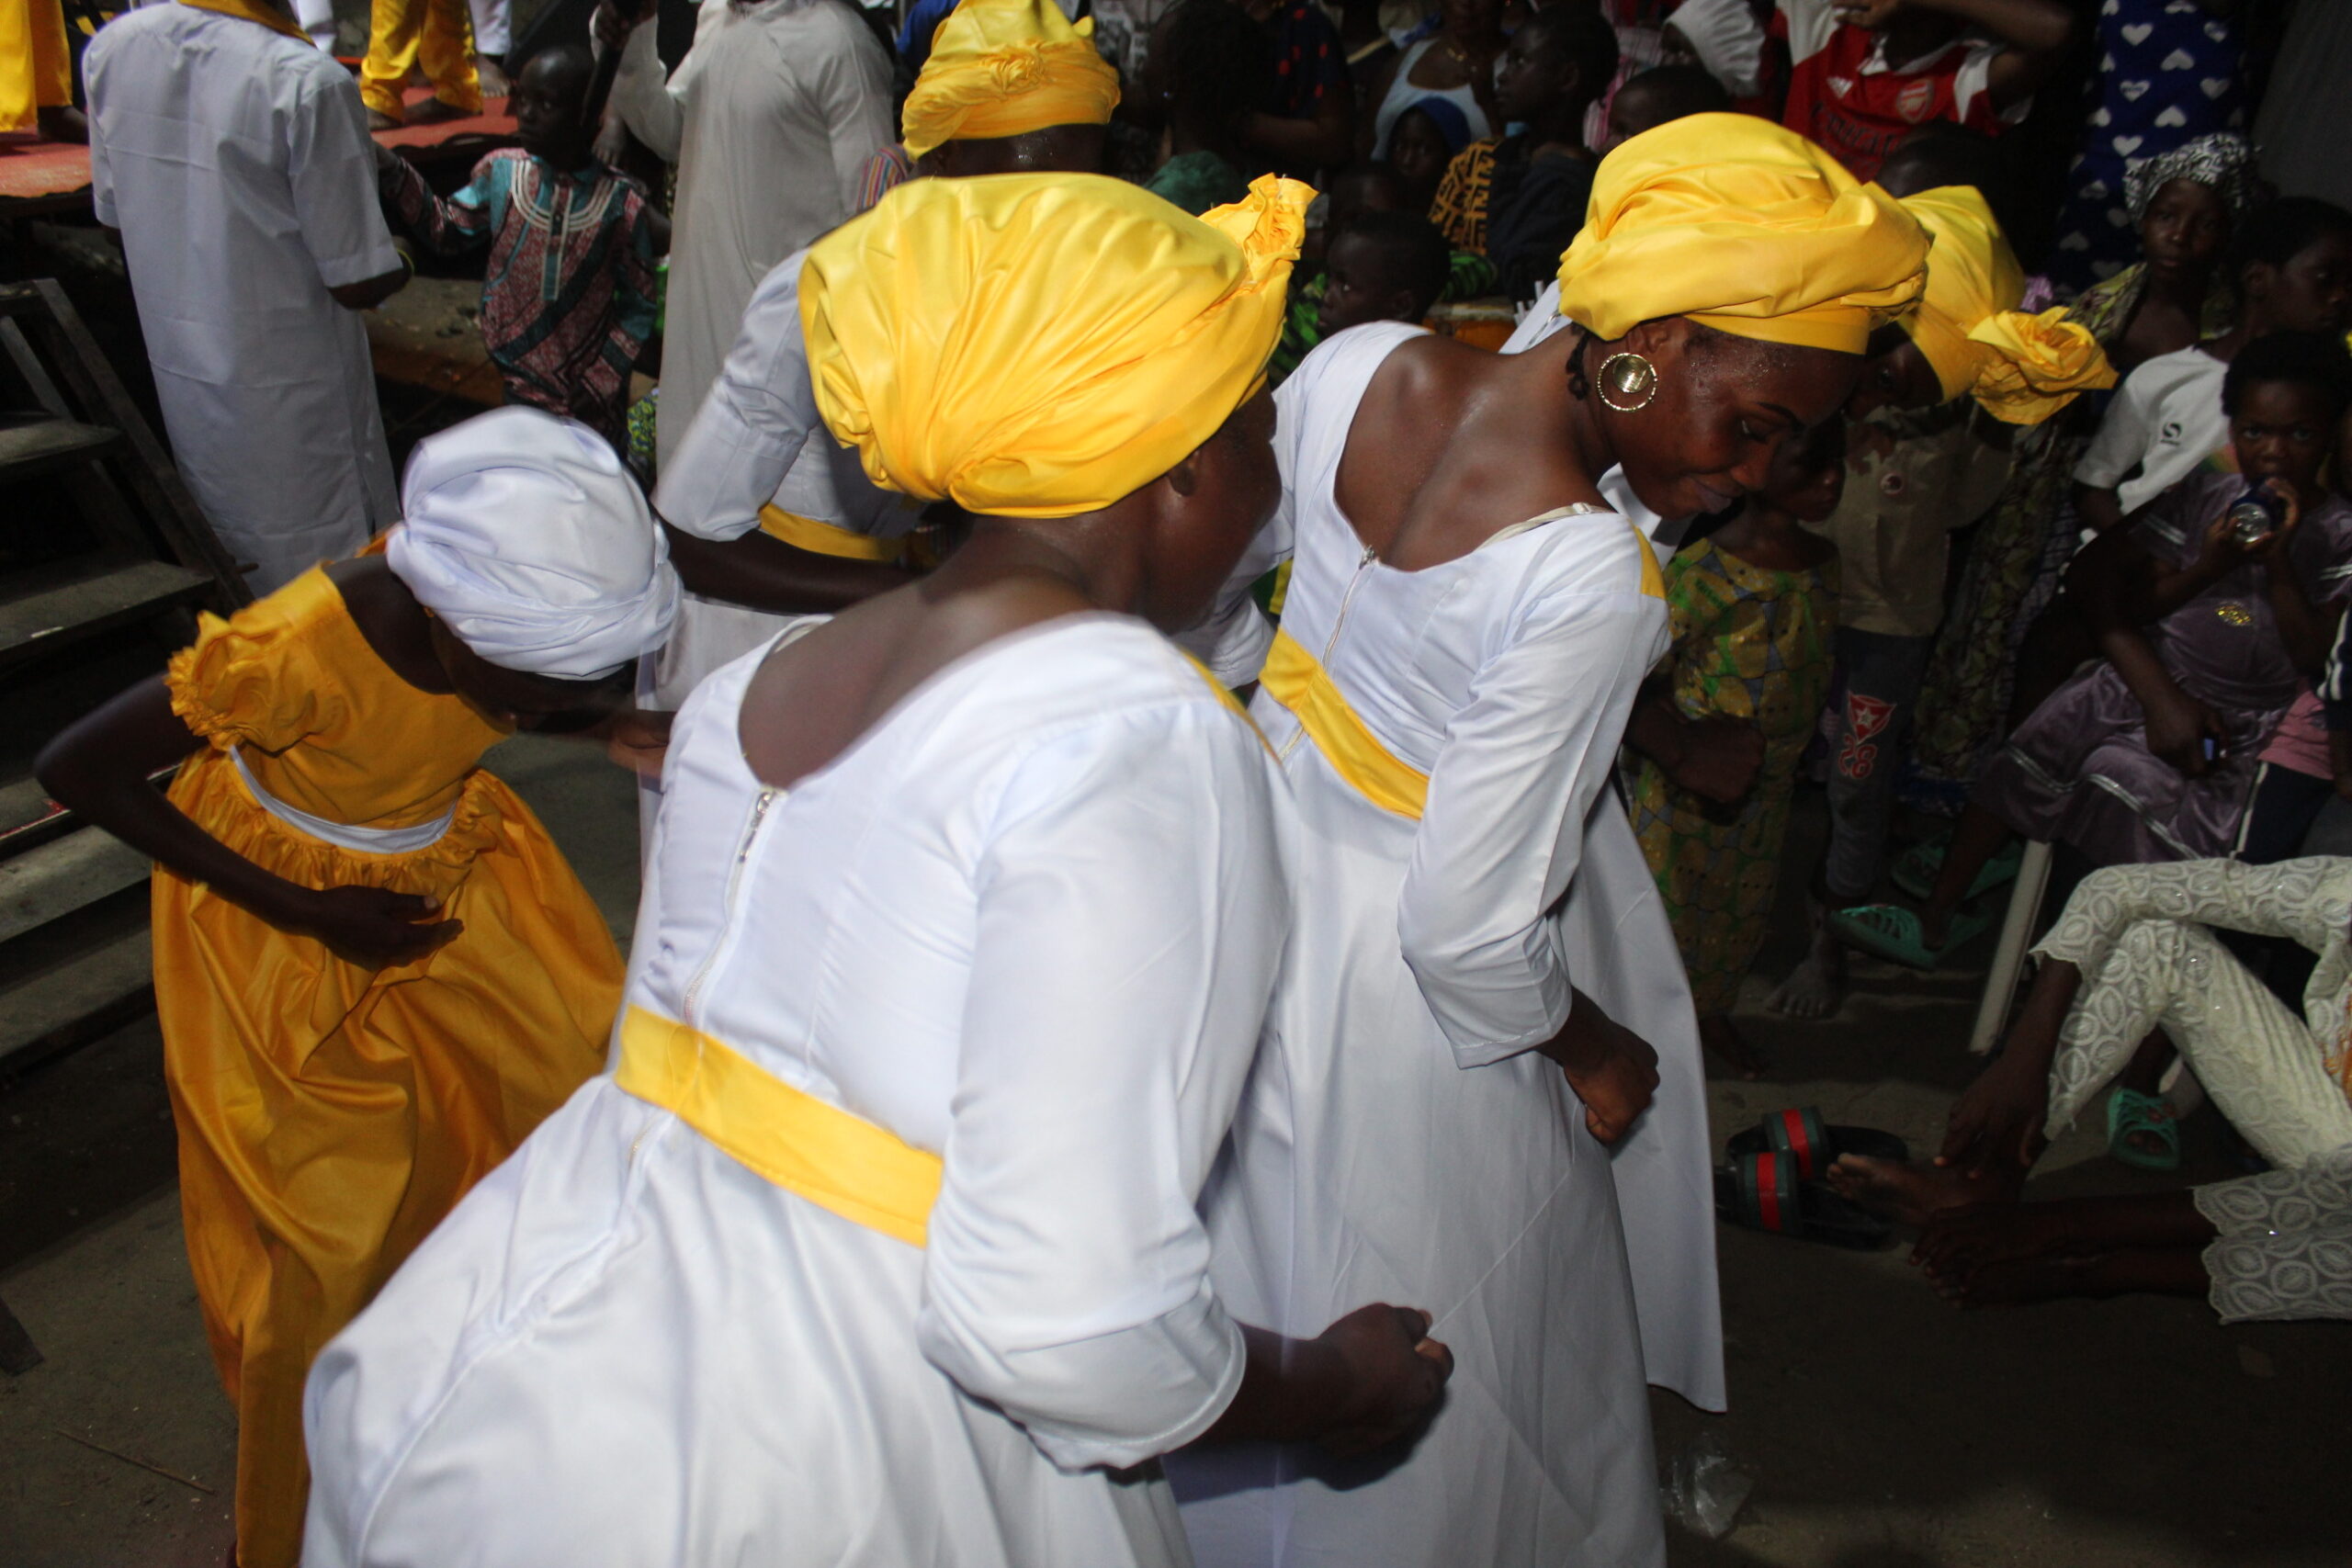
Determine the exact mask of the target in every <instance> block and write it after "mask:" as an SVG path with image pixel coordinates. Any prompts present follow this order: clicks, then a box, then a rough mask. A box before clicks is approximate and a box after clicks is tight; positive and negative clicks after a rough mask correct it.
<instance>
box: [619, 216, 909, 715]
mask: <svg viewBox="0 0 2352 1568" xmlns="http://www.w3.org/2000/svg"><path fill="white" fill-rule="evenodd" d="M808 254H809V253H808V251H807V250H806V249H805V248H804V249H802V250H797V251H795V252H793V254H790V255H789V256H786V258H785V259H784V261H783V262H782V263H780V264H779V265H776V266H775V268H774V269H773V270H772V271H770V272H769V274H768V275H767V276H765V277H764V278H762V279H761V280H760V286H759V288H757V289H755V290H753V292H752V299H751V302H750V304H749V305H747V306H746V307H745V308H744V310H743V322H742V327H741V331H740V332H739V333H737V334H736V337H735V343H734V346H733V347H732V348H730V349H729V351H728V355H727V363H726V364H725V365H724V366H723V367H721V368H720V370H719V374H718V379H717V380H716V381H715V382H713V383H712V385H711V389H710V392H709V394H708V395H707V397H705V398H704V399H703V402H702V409H701V411H700V412H697V413H696V414H695V419H694V423H692V424H691V425H690V426H688V427H687V430H686V434H685V436H684V439H683V440H682V441H681V442H680V444H679V446H678V449H677V452H676V453H675V454H674V456H673V458H672V460H671V461H670V462H668V463H666V464H664V465H663V467H662V479H661V482H660V483H659V484H658V485H656V486H655V487H654V491H653V507H654V510H655V511H657V512H659V513H661V514H662V517H663V518H664V519H665V520H666V521H668V522H669V524H670V525H671V526H673V527H674V528H676V529H678V530H679V531H680V532H681V533H685V534H691V535H693V536H695V538H698V539H712V540H718V541H722V542H723V541H726V540H729V539H740V538H741V537H742V536H744V535H746V534H749V533H751V532H752V530H753V529H755V528H757V527H758V526H759V525H760V508H761V507H763V506H765V505H768V504H770V503H773V504H775V505H776V506H778V507H780V508H782V509H783V510H784V511H786V512H789V513H794V514H796V515H797V516H801V517H809V518H813V519H815V520H816V521H817V522H820V523H826V524H830V525H832V526H834V527H836V528H842V529H845V530H847V531H848V532H850V533H853V534H860V535H864V536H866V537H868V538H876V539H896V538H902V537H904V536H906V535H908V534H910V533H912V532H913V531H914V529H915V527H916V526H917V525H919V524H921V523H922V503H921V502H916V501H913V500H910V498H908V497H906V496H903V495H899V494H897V493H896V492H894V491H887V490H884V489H882V488H881V487H880V486H879V485H877V484H876V483H875V482H874V481H873V480H872V479H868V478H866V477H865V468H864V466H863V465H862V464H860V463H859V461H858V457H857V453H856V452H855V450H854V449H853V448H850V447H847V446H842V444H841V443H840V442H838V441H836V440H834V439H833V436H832V433H831V432H830V431H828V430H827V429H826V428H825V426H824V422H823V421H822V420H821V419H820V417H819V415H818V412H817V394H816V390H815V389H814V388H813V387H812V386H811V385H810V383H809V350H808V346H807V344H805V343H804V342H803V340H802V338H801V332H800V267H801V264H802V263H803V262H804V261H806V260H807V259H808ZM664 395H665V396H666V394H664ZM811 436H813V437H814V439H813V440H812V439H811ZM810 618H812V617H809V616H798V615H776V614H773V613H770V612H768V611H764V610H754V609H751V608H749V607H748V606H745V605H742V604H727V603H725V602H723V601H720V600H715V599H705V598H703V597H701V596H700V595H698V594H694V593H689V594H687V595H686V597H685V600H684V603H683V604H680V605H679V613H678V620H677V625H676V626H675V627H674V628H673V631H672V632H671V634H670V642H669V646H668V647H666V648H664V649H662V652H661V653H660V655H658V656H657V657H656V659H655V660H653V672H652V676H651V679H650V681H649V682H647V683H646V685H645V689H644V692H643V695H644V697H645V699H646V701H647V703H648V704H649V705H651V706H654V707H658V708H662V709H665V710H674V709H675V708H676V707H677V706H678V705H680V704H681V703H683V702H684V701H685V699H686V694H687V693H688V692H691V691H692V690H694V688H695V683H696V682H699V681H701V680H702V679H703V677H705V676H706V675H707V674H709V673H710V672H711V671H714V670H716V669H718V667H719V666H721V665H723V664H728V663H731V662H732V661H733V660H736V659H738V658H740V657H741V655H742V654H744V653H746V652H748V651H749V650H750V649H753V648H756V647H758V646H759V645H761V644H762V643H764V642H766V641H767V640H768V639H769V638H771V637H775V635H776V634H777V633H778V632H780V631H782V630H783V629H785V627H786V626H790V625H792V624H793V623H794V622H796V621H799V620H806V619H810Z"/></svg>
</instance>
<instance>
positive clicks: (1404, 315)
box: [1385, 288, 1429, 321]
mask: <svg viewBox="0 0 2352 1568" xmlns="http://www.w3.org/2000/svg"><path fill="white" fill-rule="evenodd" d="M1428 314H1429V312H1428V311H1426V310H1414V309H1413V291H1412V290H1411V289H1409V288H1399V289H1397V291H1396V292H1395V293H1393V294H1391V295H1389V297H1388V309H1387V310H1386V311H1385V315H1386V316H1387V317H1388V319H1389V320H1390V321H1419V320H1420V319H1421V318H1422V317H1423V316H1426V315H1428Z"/></svg>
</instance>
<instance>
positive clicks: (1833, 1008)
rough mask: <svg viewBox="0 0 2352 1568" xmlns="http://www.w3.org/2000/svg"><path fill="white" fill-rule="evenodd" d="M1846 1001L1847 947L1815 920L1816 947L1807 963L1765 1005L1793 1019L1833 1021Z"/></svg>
mask: <svg viewBox="0 0 2352 1568" xmlns="http://www.w3.org/2000/svg"><path fill="white" fill-rule="evenodd" d="M1845 1001H1846V944H1845V943H1844V942H1839V941H1838V939H1837V938H1836V937H1834V936H1831V935H1830V934H1829V931H1828V929H1827V928H1826V926H1824V925H1823V924H1822V922H1821V921H1820V920H1819V919H1815V921H1814V926H1813V945H1812V947H1810V948H1809V949H1807V950H1806V952H1805V955H1804V962H1803V963H1801V964H1798V965H1797V966H1796V967H1795V968H1793V969H1792V970H1790V971H1789V977H1788V978H1787V979H1785V980H1783V981H1781V984H1780V987H1779V988H1778V989H1776V990H1775V991H1773V993H1772V994H1771V996H1770V997H1769V998H1766V999H1765V1002H1764V1005H1765V1006H1766V1007H1768V1008H1770V1009H1771V1010H1773V1011H1774V1012H1777V1013H1782V1014H1785V1015H1786V1016H1788V1017H1790V1018H1802V1019H1808V1020H1810V1019H1821V1018H1832V1017H1835V1016H1836V1015H1837V1012H1838V1009H1839V1008H1840V1007H1842V1006H1844V1005H1845Z"/></svg>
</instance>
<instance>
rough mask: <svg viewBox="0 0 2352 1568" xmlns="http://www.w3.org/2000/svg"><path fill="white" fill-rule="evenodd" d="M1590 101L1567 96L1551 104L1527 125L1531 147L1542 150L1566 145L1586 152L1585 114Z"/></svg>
mask: <svg viewBox="0 0 2352 1568" xmlns="http://www.w3.org/2000/svg"><path fill="white" fill-rule="evenodd" d="M1586 107H1587V106H1586V104H1585V102H1584V101H1583V100H1582V99H1577V98H1569V99H1563V100H1561V101H1560V102H1558V103H1555V104H1554V105H1551V106H1550V107H1547V108H1545V109H1544V112H1543V113H1542V114H1541V115H1539V116H1537V117H1536V118H1534V119H1532V120H1530V121H1529V122H1528V125H1527V142H1528V151H1529V152H1544V151H1546V150H1549V149H1552V148H1555V147H1563V148H1567V149H1569V150H1571V151H1573V152H1577V153H1579V154H1581V153H1583V152H1585V144H1584V117H1585V109H1586Z"/></svg>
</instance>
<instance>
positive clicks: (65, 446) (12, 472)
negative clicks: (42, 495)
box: [0, 414, 123, 483]
mask: <svg viewBox="0 0 2352 1568" xmlns="http://www.w3.org/2000/svg"><path fill="white" fill-rule="evenodd" d="M122 438H123V437H122V432H121V431H119V430H117V429H115V428H113V427H112V426H111V425H104V424H84V423H81V422H80V421H78V420H71V419H57V418H50V417H42V418H36V419H28V420H24V421H23V422H22V423H17V422H16V421H15V420H14V419H13V418H12V417H11V416H9V415H6V414H0V483H6V482H8V481H11V480H15V479H30V478H32V477H33V476H34V475H35V474H41V473H47V472H48V471H49V470H51V469H52V468H63V467H65V465H67V464H68V463H86V462H88V461H90V460H91V459H92V458H94V457H105V456H106V455H107V452H109V451H111V450H112V449H113V448H114V447H116V446H119V445H121V443H122Z"/></svg>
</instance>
